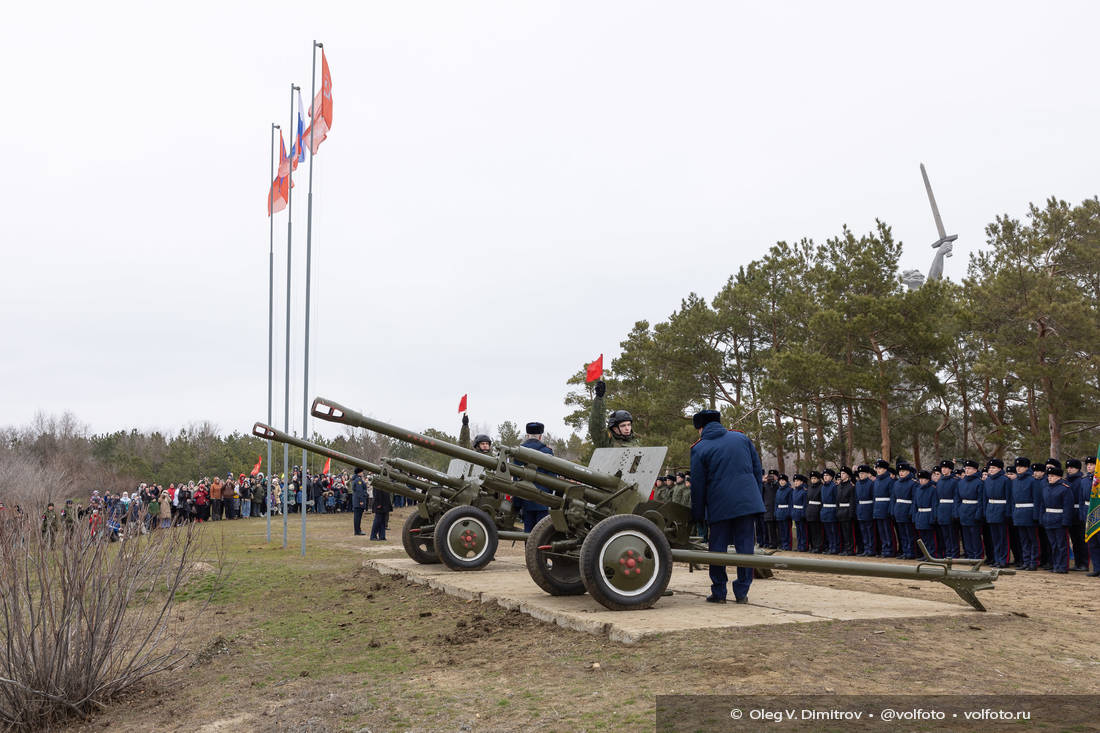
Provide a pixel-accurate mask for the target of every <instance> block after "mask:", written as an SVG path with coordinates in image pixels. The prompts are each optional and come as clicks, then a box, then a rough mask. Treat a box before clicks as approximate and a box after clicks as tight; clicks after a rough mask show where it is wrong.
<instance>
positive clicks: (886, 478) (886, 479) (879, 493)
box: [874, 458, 898, 557]
mask: <svg viewBox="0 0 1100 733" xmlns="http://www.w3.org/2000/svg"><path fill="white" fill-rule="evenodd" d="M875 473H876V474H877V475H876V476H875V482H874V490H875V528H876V529H877V530H878V544H879V557H896V556H897V554H898V550H897V545H896V544H895V543H894V527H893V523H892V522H891V520H890V516H891V514H892V509H893V508H894V502H893V501H892V500H891V499H890V486H891V485H892V484H893V483H894V480H893V479H892V478H890V464H889V462H888V461H886V460H885V459H882V458H880V459H879V460H877V461H875Z"/></svg>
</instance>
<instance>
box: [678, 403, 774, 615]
mask: <svg viewBox="0 0 1100 733" xmlns="http://www.w3.org/2000/svg"><path fill="white" fill-rule="evenodd" d="M720 420H721V415H719V414H718V411H717V410H702V411H701V412H697V413H695V415H694V417H692V420H691V422H692V424H693V425H694V426H695V428H696V429H697V430H698V431H699V440H698V441H697V442H696V443H695V445H693V446H692V447H691V475H692V478H693V481H692V484H691V513H692V516H693V518H694V519H695V520H696V521H699V520H702V519H706V521H707V523H708V525H709V527H710V542H709V545H708V547H709V548H710V550H711V552H726V551H727V550H728V549H729V546H730V545H733V546H734V548H735V549H736V551H737V552H738V554H743V555H751V554H753V552H754V551H755V549H756V548H755V545H756V538H755V530H756V518H757V517H758V516H760V515H761V514H763V513H764V500H763V498H762V489H763V486H762V484H763V478H762V474H763V471H762V470H761V467H760V455H759V454H758V453H757V452H756V446H754V445H753V444H752V441H751V440H749V438H748V436H746V435H745V434H744V433H739V432H737V431H736V430H726V429H725V428H724V427H722V423H721V422H720ZM752 575H753V569H752V568H741V567H739V568H737V580H735V581H733V596H734V599H735V600H736V601H737V602H738V603H748V602H749V600H748V596H749V586H750V585H751V584H752ZM727 580H728V576H727V575H726V566H725V565H711V566H710V584H711V585H710V587H711V594H710V595H709V596H708V597H707V601H708V602H710V603H725V602H726V582H727Z"/></svg>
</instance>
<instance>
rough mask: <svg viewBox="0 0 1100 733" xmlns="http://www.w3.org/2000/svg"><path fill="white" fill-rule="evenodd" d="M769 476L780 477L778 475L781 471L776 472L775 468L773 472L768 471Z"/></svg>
mask: <svg viewBox="0 0 1100 733" xmlns="http://www.w3.org/2000/svg"><path fill="white" fill-rule="evenodd" d="M768 475H769V476H778V475H779V471H776V470H775V469H774V468H773V469H772V470H770V471H768Z"/></svg>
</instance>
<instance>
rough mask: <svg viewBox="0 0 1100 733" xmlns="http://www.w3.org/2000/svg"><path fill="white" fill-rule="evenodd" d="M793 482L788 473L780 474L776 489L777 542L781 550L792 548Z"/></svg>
mask: <svg viewBox="0 0 1100 733" xmlns="http://www.w3.org/2000/svg"><path fill="white" fill-rule="evenodd" d="M792 493H793V491H792V489H791V484H790V482H789V481H788V480H787V474H785V473H781V474H779V488H778V489H776V491H775V527H776V542H777V544H778V548H779V549H780V550H789V549H791V494H792Z"/></svg>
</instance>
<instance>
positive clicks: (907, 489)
mask: <svg viewBox="0 0 1100 733" xmlns="http://www.w3.org/2000/svg"><path fill="white" fill-rule="evenodd" d="M928 478H929V479H931V478H932V475H931V474H929V476H928ZM916 488H917V482H916V481H914V480H913V467H912V466H910V465H909V464H908V463H907V462H906V461H898V477H897V478H896V479H894V481H893V482H891V484H890V505H891V507H892V509H891V511H890V514H891V516H892V517H893V519H894V526H895V527H896V528H897V532H898V544H899V545H900V546H901V553H900V554H901V556H902V557H903V558H905V559H906V560H915V559H916V557H917V537H916V529H915V528H914V517H913V492H914V490H915V489H916Z"/></svg>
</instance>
